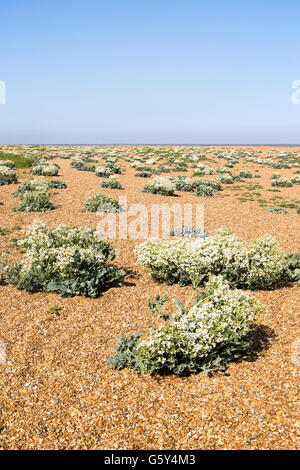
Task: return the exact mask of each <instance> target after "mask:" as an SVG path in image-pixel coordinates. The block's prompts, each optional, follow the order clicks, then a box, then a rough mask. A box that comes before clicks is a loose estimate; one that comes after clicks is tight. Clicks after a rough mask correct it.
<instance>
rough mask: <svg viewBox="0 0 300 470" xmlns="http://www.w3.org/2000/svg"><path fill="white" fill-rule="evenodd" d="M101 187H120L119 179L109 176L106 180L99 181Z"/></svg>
mask: <svg viewBox="0 0 300 470" xmlns="http://www.w3.org/2000/svg"><path fill="white" fill-rule="evenodd" d="M101 187H102V188H109V189H122V185H121V183H120V181H119V180H117V179H116V178H109V179H108V180H106V181H102V182H101Z"/></svg>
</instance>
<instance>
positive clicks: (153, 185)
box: [143, 176, 176, 196]
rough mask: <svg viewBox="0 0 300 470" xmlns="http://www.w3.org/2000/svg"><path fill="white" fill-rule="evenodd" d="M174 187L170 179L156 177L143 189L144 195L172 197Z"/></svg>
mask: <svg viewBox="0 0 300 470" xmlns="http://www.w3.org/2000/svg"><path fill="white" fill-rule="evenodd" d="M175 190H176V185H175V183H173V181H172V180H171V179H170V178H167V177H159V176H156V177H155V178H154V179H153V180H151V181H149V183H147V184H146V186H145V187H144V188H143V191H144V192H146V193H152V194H160V195H162V196H173V194H174V191H175Z"/></svg>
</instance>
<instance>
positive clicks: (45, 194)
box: [13, 189, 56, 212]
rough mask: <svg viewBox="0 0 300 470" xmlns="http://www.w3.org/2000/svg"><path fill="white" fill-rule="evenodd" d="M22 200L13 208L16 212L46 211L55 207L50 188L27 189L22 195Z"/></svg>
mask: <svg viewBox="0 0 300 470" xmlns="http://www.w3.org/2000/svg"><path fill="white" fill-rule="evenodd" d="M20 198H21V202H20V204H19V205H18V206H16V207H14V208H13V210H14V211H16V212H46V211H50V210H52V209H55V207H56V206H55V205H54V204H53V203H52V202H51V201H50V191H49V190H47V189H46V190H39V191H25V192H23V193H22V195H21V196H20Z"/></svg>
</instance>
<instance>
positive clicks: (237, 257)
mask: <svg viewBox="0 0 300 470" xmlns="http://www.w3.org/2000/svg"><path fill="white" fill-rule="evenodd" d="M135 254H136V257H137V260H138V262H139V263H140V264H141V265H142V266H144V268H145V269H146V271H147V272H149V273H150V274H151V275H152V276H153V277H155V278H156V279H158V280H160V281H164V282H167V283H169V284H171V283H174V282H179V283H180V284H182V285H184V284H189V283H192V284H193V283H197V284H198V285H200V284H201V283H203V282H205V281H206V280H207V279H208V278H209V275H210V274H215V275H222V276H223V277H224V278H225V279H226V280H227V281H228V282H229V283H230V285H231V286H232V287H239V288H251V289H257V288H266V287H269V286H271V285H272V284H274V283H275V282H276V281H279V280H281V279H282V278H283V276H284V273H285V271H286V269H287V261H286V259H285V256H284V254H283V253H282V252H281V250H280V247H279V245H278V244H277V242H276V241H275V240H274V239H273V238H272V237H271V236H269V235H266V236H265V237H263V238H259V239H254V240H252V241H251V242H250V243H247V242H244V241H243V240H241V239H239V238H238V237H237V236H235V235H234V234H233V233H232V232H231V231H230V230H229V229H226V228H222V229H220V230H219V231H217V232H216V233H215V234H214V235H212V236H210V237H206V238H202V239H198V240H186V239H179V240H158V239H149V240H146V241H145V242H143V243H141V244H140V245H138V246H137V248H136V249H135Z"/></svg>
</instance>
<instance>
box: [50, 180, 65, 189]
mask: <svg viewBox="0 0 300 470" xmlns="http://www.w3.org/2000/svg"><path fill="white" fill-rule="evenodd" d="M49 187H50V188H55V189H65V188H66V187H67V185H66V183H64V182H63V181H60V180H50V181H49Z"/></svg>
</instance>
